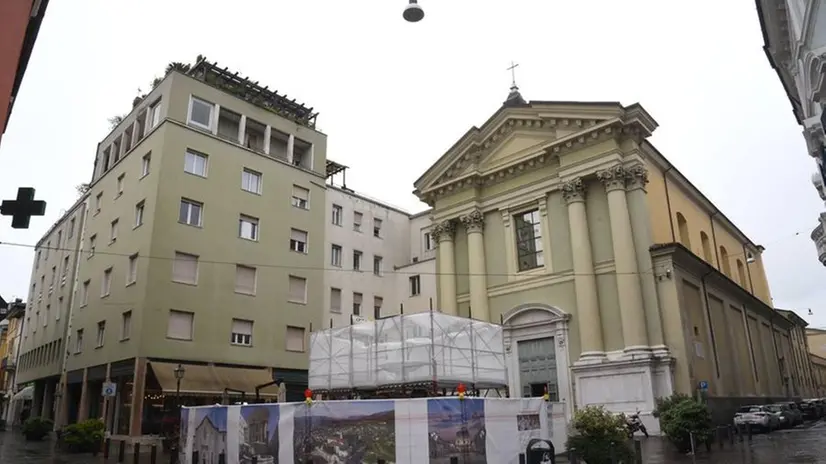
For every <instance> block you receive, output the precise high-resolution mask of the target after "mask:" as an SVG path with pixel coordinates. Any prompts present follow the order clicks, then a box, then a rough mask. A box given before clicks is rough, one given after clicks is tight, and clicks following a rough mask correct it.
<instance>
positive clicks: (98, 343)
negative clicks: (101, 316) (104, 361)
mask: <svg viewBox="0 0 826 464" xmlns="http://www.w3.org/2000/svg"><path fill="white" fill-rule="evenodd" d="M105 341H106V321H100V322H98V334H97V338H96V339H95V348H101V347H102V346H103V343H104V342H105Z"/></svg>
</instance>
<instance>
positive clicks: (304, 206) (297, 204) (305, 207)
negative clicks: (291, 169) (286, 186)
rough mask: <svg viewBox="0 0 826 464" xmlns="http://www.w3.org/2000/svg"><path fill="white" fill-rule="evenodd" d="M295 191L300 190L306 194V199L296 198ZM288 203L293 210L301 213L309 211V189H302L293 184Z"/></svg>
mask: <svg viewBox="0 0 826 464" xmlns="http://www.w3.org/2000/svg"><path fill="white" fill-rule="evenodd" d="M296 189H301V190H304V191H305V192H307V198H306V199H304V198H301V197H299V196H297V195H296ZM290 203H292V206H293V208H298V209H300V210H302V211H309V210H310V189H308V188H305V187H302V186H300V185H297V184H293V190H292V198H291V200H290Z"/></svg>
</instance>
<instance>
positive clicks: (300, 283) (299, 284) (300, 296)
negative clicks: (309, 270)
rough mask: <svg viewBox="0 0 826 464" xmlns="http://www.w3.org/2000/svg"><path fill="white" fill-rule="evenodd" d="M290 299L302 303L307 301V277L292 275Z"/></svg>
mask: <svg viewBox="0 0 826 464" xmlns="http://www.w3.org/2000/svg"><path fill="white" fill-rule="evenodd" d="M290 301H291V302H293V303H302V304H303V303H306V302H307V279H305V278H304V277H298V276H290Z"/></svg>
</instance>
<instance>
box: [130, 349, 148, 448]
mask: <svg viewBox="0 0 826 464" xmlns="http://www.w3.org/2000/svg"><path fill="white" fill-rule="evenodd" d="M134 372H135V373H134V375H133V377H132V408H131V410H130V417H129V435H130V436H133V437H136V436H140V435H141V431H142V430H141V429H142V424H143V421H142V419H143V395H144V389H145V386H146V358H136V359H135V371H134Z"/></svg>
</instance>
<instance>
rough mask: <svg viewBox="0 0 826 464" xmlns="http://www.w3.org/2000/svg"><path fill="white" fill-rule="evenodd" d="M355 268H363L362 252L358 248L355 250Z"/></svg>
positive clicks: (357, 269)
mask: <svg viewBox="0 0 826 464" xmlns="http://www.w3.org/2000/svg"><path fill="white" fill-rule="evenodd" d="M353 270H354V271H360V270H361V252H360V251H358V250H353Z"/></svg>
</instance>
